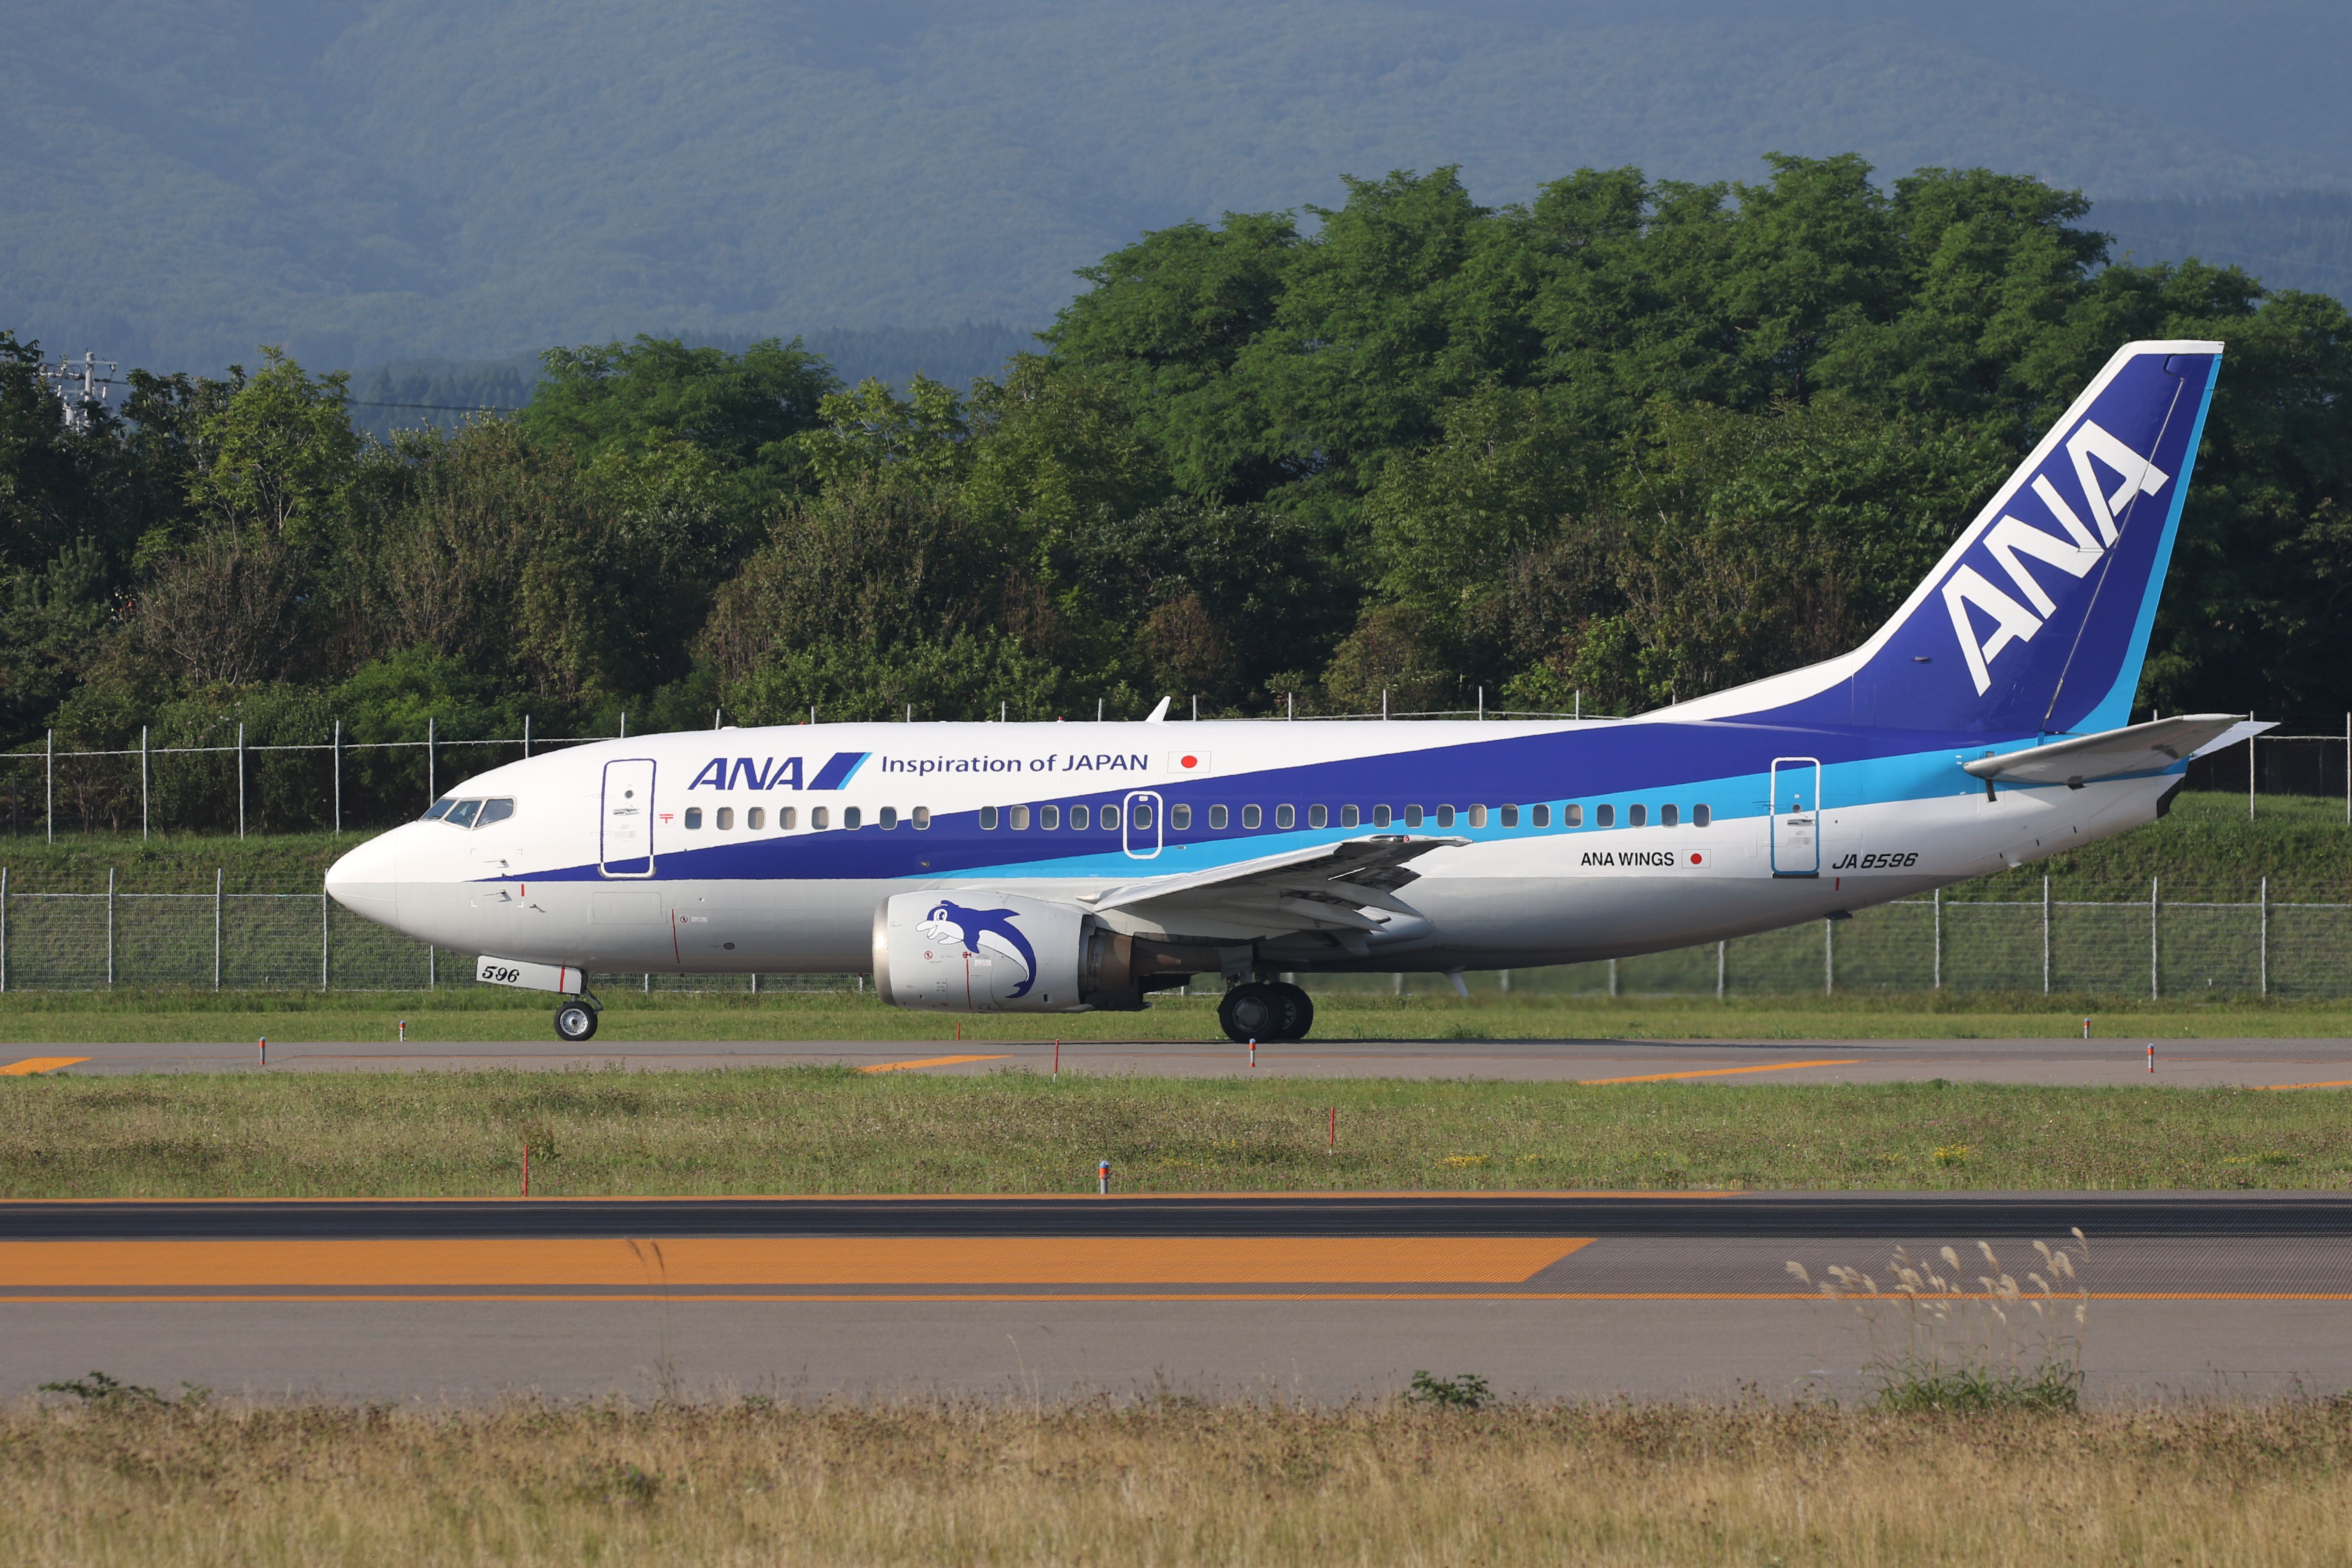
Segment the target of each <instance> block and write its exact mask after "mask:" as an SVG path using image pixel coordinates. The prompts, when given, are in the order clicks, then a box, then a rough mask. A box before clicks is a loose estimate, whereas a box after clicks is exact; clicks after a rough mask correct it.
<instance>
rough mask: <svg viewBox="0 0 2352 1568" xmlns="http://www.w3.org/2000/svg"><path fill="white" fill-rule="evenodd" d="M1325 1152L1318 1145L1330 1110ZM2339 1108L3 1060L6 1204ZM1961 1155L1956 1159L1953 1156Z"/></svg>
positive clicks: (1985, 1166) (2006, 1137)
mask: <svg viewBox="0 0 2352 1568" xmlns="http://www.w3.org/2000/svg"><path fill="white" fill-rule="evenodd" d="M1334 1106H1336V1107H1337V1108H1338V1110H1339V1146H1338V1148H1337V1150H1336V1151H1335V1152H1327V1149H1326V1138H1327V1129H1328V1108H1330V1107H1334ZM2342 1112H2343V1101H2342V1100H2340V1099H2339V1098H2338V1097H2337V1096H2336V1095H2333V1094H2326V1093H2321V1094H2263V1093H2259V1092H2255V1091H2252V1090H2247V1089H2048V1088H2034V1087H2020V1086H2010V1085H1999V1084H1937V1083H1933V1082H1930V1083H1895V1084H1864V1085H1850V1086H1845V1087H1835V1088H1832V1087H1825V1086H1824V1087H1811V1088H1808V1087H1801V1086H1766V1085H1756V1084H1682V1083H1667V1084H1623V1085H1617V1086H1612V1087H1606V1088H1585V1087H1582V1086H1580V1085H1577V1084H1570V1083H1494V1082H1474V1081H1454V1082H1435V1083H1415V1082H1408V1081H1403V1080H1398V1079H1340V1080H1320V1081H1317V1080H1307V1079H1265V1080H1263V1081H1255V1082H1252V1081H1244V1080H1240V1079H1147V1078H1109V1077H1101V1078H1091V1077H1078V1076H1075V1075H1070V1076H1065V1077H1064V1078H1063V1079H1061V1080H1060V1081H1059V1082H1058V1083H1057V1082H1055V1081H1054V1080H1052V1079H1047V1078H1045V1077H1044V1076H1043V1075H1039V1074H1034V1073H1025V1072H1012V1073H993V1074H990V1075H987V1076H985V1077H979V1078H922V1077H919V1076H917V1075H914V1074H908V1073H891V1074H884V1075H880V1076H869V1075H865V1074H860V1073H856V1072H853V1071H849V1070H847V1069H844V1068H744V1069H740V1070H730V1071H714V1072H669V1073H625V1072H609V1071H607V1072H593V1073H591V1072H573V1073H547V1072H521V1071H502V1072H480V1073H455V1072H450V1073H437V1072H436V1073H401V1074H394V1073H333V1074H323V1073H321V1074H310V1073H305V1074H260V1073H239V1074H197V1073H190V1074H171V1075H153V1076H142V1077H122V1078H71V1077H58V1078H21V1079H0V1196H6V1197H133V1196H153V1197H226V1196H251V1197H312V1196H327V1197H339V1196H342V1197H362V1196H370V1197H392V1196H478V1195H487V1196H499V1195H505V1194H511V1193H513V1192H514V1191H516V1190H517V1187H518V1185H519V1178H520V1156H521V1148H522V1143H523V1141H524V1140H525V1139H526V1138H528V1139H530V1142H531V1144H532V1148H533V1153H532V1156H531V1177H532V1190H533V1191H534V1192H537V1193H540V1194H544V1195H549V1196H566V1195H571V1196H586V1195H595V1194H626V1193H676V1194H688V1193H824V1192H841V1193H872V1192H967V1193H969V1192H1002V1193H1028V1192H1045V1193H1051V1192H1090V1191H1092V1190H1093V1187H1094V1173H1095V1162H1096V1161H1097V1160H1098V1159H1108V1160H1109V1161H1110V1162H1111V1163H1112V1166H1113V1169H1114V1170H1115V1171H1116V1172H1117V1173H1118V1182H1119V1184H1120V1185H1121V1187H1122V1189H1124V1190H1130V1191H1162V1192H1186V1191H1192V1192H1201V1191H1211V1192H1215V1191H1233V1190H1244V1189H1263V1190H1272V1191H1290V1190H1312V1189H1318V1188H1340V1189H1348V1188H1355V1189H1363V1188H1378V1189H1411V1188H1417V1187H1418V1188H1429V1187H1438V1188H1465V1187H1478V1188H1504V1189H1508V1188H1527V1187H1551V1188H1561V1187H1609V1188H1618V1187H1633V1188H1674V1187H1751V1188H1800V1187H1841V1188H1851V1187H1862V1188H1887V1189H1974V1190H1980V1191H1981V1190H1992V1191H2013V1190H2020V1189H2029V1188H2032V1189H2059V1190H2069V1191H2074V1190H2084V1189H2109V1188H2158V1187H2188V1188H2201V1189H2212V1188H2229V1187H2290V1188H2295V1187H2299V1188H2342V1187H2345V1186H2346V1185H2347V1184H2352V1149H2347V1147H2346V1144H2345V1141H2344V1136H2343V1117H2342ZM1963 1147H1964V1148H1965V1149H1966V1150H1967V1152H1966V1154H1965V1155H1959V1156H1955V1155H1954V1154H1953V1151H1954V1150H1955V1149H1958V1148H1963Z"/></svg>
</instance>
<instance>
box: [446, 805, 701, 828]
mask: <svg viewBox="0 0 2352 1568" xmlns="http://www.w3.org/2000/svg"><path fill="white" fill-rule="evenodd" d="M451 815H453V816H454V815H456V814H455V813H452V814H451ZM686 826H688V828H690V829H697V830H698V829H700V827H701V826H702V807H700V806H698V805H689V806H688V807H687V808H686Z"/></svg>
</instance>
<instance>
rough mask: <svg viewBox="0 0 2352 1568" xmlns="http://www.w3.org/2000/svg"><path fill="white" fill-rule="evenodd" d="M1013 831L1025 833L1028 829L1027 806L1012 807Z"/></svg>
mask: <svg viewBox="0 0 2352 1568" xmlns="http://www.w3.org/2000/svg"><path fill="white" fill-rule="evenodd" d="M1028 831H1029V808H1028V807H1027V806H1025V805H1016V806H1014V807H1013V832H1015V833H1026V832H1028Z"/></svg>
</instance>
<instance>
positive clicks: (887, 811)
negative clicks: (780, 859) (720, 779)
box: [719, 805, 898, 833]
mask: <svg viewBox="0 0 2352 1568" xmlns="http://www.w3.org/2000/svg"><path fill="white" fill-rule="evenodd" d="M881 822H882V831H883V832H885V833H895V832H897V831H898V807H897V806H895V805H886V806H884V807H883V808H882V817H881ZM719 826H721V827H724V826H727V825H726V824H725V823H723V822H722V823H720V824H719Z"/></svg>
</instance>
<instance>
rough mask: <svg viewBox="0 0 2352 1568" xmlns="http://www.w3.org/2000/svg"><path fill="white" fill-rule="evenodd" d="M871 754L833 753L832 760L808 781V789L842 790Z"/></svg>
mask: <svg viewBox="0 0 2352 1568" xmlns="http://www.w3.org/2000/svg"><path fill="white" fill-rule="evenodd" d="M873 754H874V753H873V752H834V753H833V757H832V759H831V760H830V761H828V762H827V763H825V764H824V766H823V767H821V768H819V769H818V770H817V772H816V777H814V778H813V779H811V780H810V781H809V788H811V789H840V788H843V787H844V786H845V785H846V784H848V783H849V781H850V779H851V778H853V777H854V776H856V773H857V770H858V769H860V768H862V767H864V766H865V765H866V758H868V757H870V756H872V755H873Z"/></svg>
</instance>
